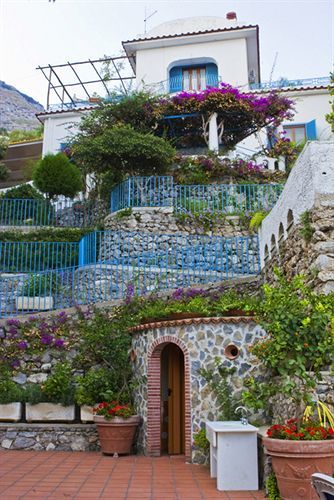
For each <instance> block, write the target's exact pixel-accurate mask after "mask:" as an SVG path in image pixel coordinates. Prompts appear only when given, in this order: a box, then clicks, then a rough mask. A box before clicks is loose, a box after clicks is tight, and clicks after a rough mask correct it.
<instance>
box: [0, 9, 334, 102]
mask: <svg viewBox="0 0 334 500" xmlns="http://www.w3.org/2000/svg"><path fill="white" fill-rule="evenodd" d="M145 7H146V8H147V11H148V12H149V13H150V12H153V11H154V10H157V11H158V12H157V14H155V15H154V16H153V17H152V18H151V19H150V20H149V22H148V29H150V28H153V27H154V26H155V25H158V24H160V23H162V22H165V21H169V20H172V19H175V18H179V17H188V16H201V15H203V16H219V17H224V16H225V14H226V12H228V11H231V10H234V11H236V12H237V16H238V20H239V21H242V22H244V23H246V24H258V25H259V26H260V53H261V72H262V80H266V79H268V77H269V74H270V70H271V67H272V64H273V61H274V57H275V53H276V52H278V59H277V64H276V67H275V71H274V75H273V78H274V79H277V78H279V77H280V76H285V77H288V78H291V79H293V78H302V77H312V76H326V75H328V73H329V72H330V71H332V69H333V53H334V50H333V47H334V0H283V1H282V0H281V1H277V0H231V1H225V0H219V1H210V0H207V1H203V0H191V1H188V0H168V1H159V0H150V1H147V2H145V1H141V0H137V1H135V0H131V1H130V0H129V1H128V0H123V1H112V0H56V2H55V3H52V2H51V3H50V2H49V1H48V0H0V79H1V80H5V81H6V82H7V83H9V84H11V85H14V86H15V87H17V88H18V89H19V90H21V91H23V92H25V93H27V94H29V95H31V96H32V97H34V98H35V99H37V100H39V101H40V102H41V103H42V104H43V105H44V104H45V100H46V90H47V82H46V80H44V78H43V77H42V75H41V74H40V72H39V71H37V70H35V67H36V66H38V65H39V64H41V65H44V64H48V63H51V64H56V63H63V62H67V61H76V60H84V59H87V58H99V57H102V56H103V55H104V54H110V55H111V54H117V53H119V51H120V49H121V41H122V40H128V39H131V38H134V37H136V35H137V34H138V33H142V32H143V31H144V22H143V19H144V17H145Z"/></svg>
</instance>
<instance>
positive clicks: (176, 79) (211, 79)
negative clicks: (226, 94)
mask: <svg viewBox="0 0 334 500" xmlns="http://www.w3.org/2000/svg"><path fill="white" fill-rule="evenodd" d="M219 82H221V78H220V77H219V76H218V75H210V74H207V75H206V76H205V82H202V81H199V82H198V85H199V86H201V89H200V90H205V89H206V88H208V87H218V85H219ZM203 83H204V87H202V85H203ZM167 87H168V88H167V91H168V92H180V91H182V90H185V91H192V90H193V91H197V90H199V89H198V88H196V89H189V88H186V87H185V84H184V79H183V76H182V75H181V76H172V77H170V78H169V79H168V85H167ZM174 89H176V90H174Z"/></svg>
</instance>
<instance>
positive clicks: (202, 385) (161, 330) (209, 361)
mask: <svg viewBox="0 0 334 500" xmlns="http://www.w3.org/2000/svg"><path fill="white" fill-rule="evenodd" d="M264 335H265V332H264V330H263V329H262V328H261V327H260V326H259V325H257V324H256V323H255V322H254V320H253V318H250V317H236V318H199V319H185V320H176V321H161V322H158V323H151V324H146V325H139V326H137V327H135V328H133V329H132V336H133V340H132V349H133V354H134V358H135V359H134V362H133V369H134V372H135V374H136V376H138V377H139V380H144V381H146V382H145V383H141V384H140V385H139V387H138V388H136V391H135V404H136V408H137V410H138V413H139V414H140V415H141V416H142V417H143V423H142V426H141V428H140V431H139V438H138V449H139V451H141V452H143V453H145V454H149V455H159V454H160V452H161V450H160V435H161V427H160V411H157V407H160V404H161V403H160V376H161V370H160V356H161V351H162V348H163V347H164V346H165V345H167V344H169V343H172V344H176V345H177V346H179V347H180V349H181V350H182V351H183V354H184V360H185V375H184V378H185V414H186V417H185V455H186V457H187V458H188V459H192V460H193V461H194V462H200V461H202V460H203V455H202V453H201V452H200V451H199V450H196V449H194V448H193V446H192V442H193V434H194V433H196V432H198V431H199V430H200V428H201V427H203V426H204V423H205V421H206V420H214V419H216V418H217V417H218V415H217V410H216V404H215V398H214V396H213V394H212V391H211V390H210V389H209V387H208V384H207V383H206V381H205V380H204V378H203V377H202V376H201V375H200V374H199V370H200V368H204V369H210V368H214V362H215V358H216V357H219V358H221V360H222V362H223V365H224V366H226V367H233V366H235V367H236V373H235V374H234V375H232V384H233V387H234V389H233V393H234V394H235V395H240V394H241V391H242V386H243V383H242V381H243V379H244V378H245V377H249V376H257V375H259V373H260V372H261V368H260V367H259V366H258V365H257V364H256V361H255V359H254V358H252V356H251V354H250V351H249V346H250V345H251V344H253V343H254V342H255V341H256V340H258V339H261V338H263V336H264ZM229 344H233V345H235V346H237V348H238V349H239V351H240V354H239V356H238V357H237V358H236V359H234V360H230V359H228V358H227V357H226V355H225V348H226V346H227V345H229ZM236 418H237V417H236Z"/></svg>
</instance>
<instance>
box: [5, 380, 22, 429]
mask: <svg viewBox="0 0 334 500" xmlns="http://www.w3.org/2000/svg"><path fill="white" fill-rule="evenodd" d="M22 401H23V389H22V388H21V386H19V385H18V384H16V383H15V382H14V381H13V380H11V377H10V374H9V372H8V371H7V370H1V371H0V421H1V422H18V421H19V420H21V416H22Z"/></svg>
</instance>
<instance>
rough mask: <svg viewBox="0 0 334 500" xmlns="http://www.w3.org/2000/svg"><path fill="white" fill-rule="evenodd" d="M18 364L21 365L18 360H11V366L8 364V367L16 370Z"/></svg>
mask: <svg viewBox="0 0 334 500" xmlns="http://www.w3.org/2000/svg"><path fill="white" fill-rule="evenodd" d="M20 364H21V363H20V360H18V359H13V361H12V362H11V364H10V365H11V367H12V368H18V367H19V366H20Z"/></svg>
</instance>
